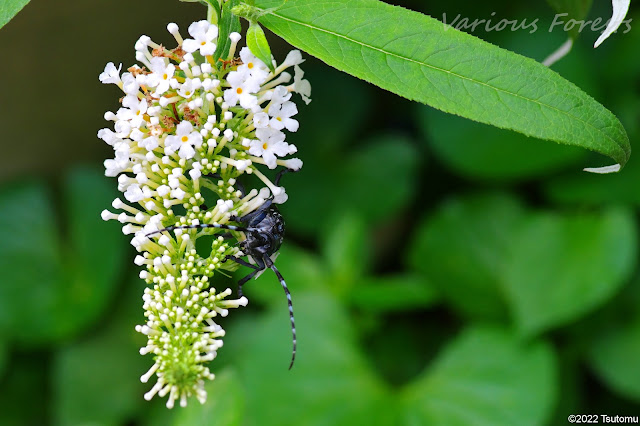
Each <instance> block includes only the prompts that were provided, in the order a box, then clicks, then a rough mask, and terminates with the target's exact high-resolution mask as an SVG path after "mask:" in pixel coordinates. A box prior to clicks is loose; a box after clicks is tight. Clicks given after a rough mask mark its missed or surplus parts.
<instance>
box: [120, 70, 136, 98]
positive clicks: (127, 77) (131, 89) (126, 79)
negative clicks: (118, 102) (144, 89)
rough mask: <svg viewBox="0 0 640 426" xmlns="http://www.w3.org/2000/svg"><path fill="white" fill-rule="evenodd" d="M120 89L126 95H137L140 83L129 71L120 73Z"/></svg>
mask: <svg viewBox="0 0 640 426" xmlns="http://www.w3.org/2000/svg"><path fill="white" fill-rule="evenodd" d="M122 90H123V91H124V93H126V94H127V95H137V94H138V91H139V90H140V84H139V83H138V81H137V80H136V78H135V77H134V76H133V75H132V74H131V73H128V72H126V73H124V74H122Z"/></svg>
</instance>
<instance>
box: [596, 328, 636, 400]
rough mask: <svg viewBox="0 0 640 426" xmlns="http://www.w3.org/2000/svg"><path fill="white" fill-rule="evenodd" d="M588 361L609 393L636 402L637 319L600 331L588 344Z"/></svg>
mask: <svg viewBox="0 0 640 426" xmlns="http://www.w3.org/2000/svg"><path fill="white" fill-rule="evenodd" d="M588 357H589V365H590V366H591V368H592V369H594V370H595V372H596V373H597V375H598V376H599V377H600V378H601V379H602V380H603V381H604V382H605V383H606V384H607V385H608V386H609V387H610V388H611V389H613V390H615V391H617V392H619V393H620V394H622V395H624V396H626V397H628V398H632V399H634V400H636V401H640V368H638V360H639V359H640V318H636V319H635V320H634V321H633V322H631V323H625V324H616V326H615V327H609V328H606V329H604V330H602V331H601V332H600V333H599V334H598V335H597V336H595V338H594V339H593V341H592V342H591V346H590V350H589V353H588Z"/></svg>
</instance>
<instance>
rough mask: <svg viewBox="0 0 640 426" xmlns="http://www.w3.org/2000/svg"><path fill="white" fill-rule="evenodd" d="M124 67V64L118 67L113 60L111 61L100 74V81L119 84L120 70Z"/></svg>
mask: <svg viewBox="0 0 640 426" xmlns="http://www.w3.org/2000/svg"><path fill="white" fill-rule="evenodd" d="M121 69H122V64H120V66H118V68H116V66H115V65H114V64H113V62H109V63H108V64H107V65H106V66H105V67H104V71H103V72H102V73H101V74H100V76H98V78H99V79H100V82H101V83H102V84H118V83H120V70H121Z"/></svg>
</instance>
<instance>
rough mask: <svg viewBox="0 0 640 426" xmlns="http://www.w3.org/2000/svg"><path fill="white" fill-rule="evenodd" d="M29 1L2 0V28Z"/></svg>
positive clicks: (0, 3) (0, 13)
mask: <svg viewBox="0 0 640 426" xmlns="http://www.w3.org/2000/svg"><path fill="white" fill-rule="evenodd" d="M27 3H29V0H2V1H1V2H0V28H2V27H4V26H5V24H6V23H7V22H9V21H10V20H11V19H12V18H13V17H14V16H16V15H17V14H18V12H20V11H21V10H22V8H23V7H25V6H26V5H27Z"/></svg>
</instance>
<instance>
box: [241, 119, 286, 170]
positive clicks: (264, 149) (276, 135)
mask: <svg viewBox="0 0 640 426" xmlns="http://www.w3.org/2000/svg"><path fill="white" fill-rule="evenodd" d="M256 136H257V137H258V140H253V141H251V145H250V148H249V154H251V155H255V156H256V157H262V158H263V159H264V162H265V164H266V165H267V167H269V168H270V169H275V168H276V166H277V164H276V160H277V158H276V156H278V157H284V156H285V155H289V153H290V146H289V144H288V143H286V142H285V141H284V137H285V136H284V133H282V132H281V131H279V130H275V129H270V128H264V129H258V130H256Z"/></svg>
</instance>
